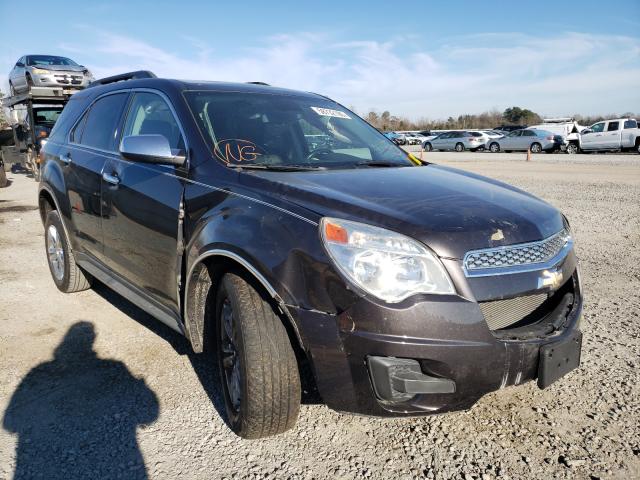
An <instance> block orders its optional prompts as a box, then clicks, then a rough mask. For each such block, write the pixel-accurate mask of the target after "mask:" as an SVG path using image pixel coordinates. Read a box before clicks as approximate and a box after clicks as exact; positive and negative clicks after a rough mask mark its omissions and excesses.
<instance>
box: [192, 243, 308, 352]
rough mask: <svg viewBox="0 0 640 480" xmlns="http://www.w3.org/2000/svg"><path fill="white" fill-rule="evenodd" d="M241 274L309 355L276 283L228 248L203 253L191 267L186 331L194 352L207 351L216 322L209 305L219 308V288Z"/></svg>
mask: <svg viewBox="0 0 640 480" xmlns="http://www.w3.org/2000/svg"><path fill="white" fill-rule="evenodd" d="M232 271H233V272H240V273H241V274H243V275H244V276H245V277H246V279H247V280H248V281H250V282H251V283H252V284H253V286H254V287H257V289H259V290H261V291H262V293H263V294H264V295H265V297H266V298H268V299H269V301H270V303H271V304H272V306H273V307H274V310H275V311H276V313H277V314H278V316H279V317H280V319H281V320H282V322H283V324H284V327H285V329H286V330H287V333H288V334H289V338H290V340H291V344H292V346H293V347H294V348H300V349H301V350H302V351H305V347H304V344H303V341H302V336H301V335H300V331H299V330H298V327H297V325H296V322H295V320H294V319H293V317H292V316H291V313H290V312H289V310H288V308H287V305H286V303H285V302H284V300H283V299H282V297H281V296H280V295H279V294H278V292H277V291H276V289H275V288H274V286H273V285H272V283H271V282H270V281H269V280H268V279H267V278H266V277H265V276H264V275H263V274H262V273H261V272H260V270H259V269H258V268H256V267H255V266H254V265H253V264H252V262H250V261H249V260H247V258H246V256H244V255H242V254H240V253H237V252H234V251H231V250H227V249H224V248H212V249H209V250H206V251H204V252H203V253H201V254H200V255H199V256H198V257H197V258H196V259H195V260H194V261H193V263H192V265H191V266H190V267H189V271H188V272H187V275H186V284H185V290H184V302H183V305H184V315H183V319H184V327H185V333H186V335H187V338H188V339H189V342H190V343H191V346H192V348H193V350H194V351H195V352H196V353H200V352H202V351H203V350H204V346H205V343H206V334H207V331H208V328H209V325H207V323H208V322H209V321H210V320H212V319H211V312H209V311H208V309H207V305H212V304H215V295H216V293H217V289H216V286H217V284H218V282H219V281H220V279H221V278H222V276H223V275H224V274H225V273H228V272H232Z"/></svg>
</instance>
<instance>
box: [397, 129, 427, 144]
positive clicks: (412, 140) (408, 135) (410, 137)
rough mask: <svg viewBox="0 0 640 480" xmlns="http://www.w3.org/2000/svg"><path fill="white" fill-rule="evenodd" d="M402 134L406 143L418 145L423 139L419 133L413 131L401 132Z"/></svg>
mask: <svg viewBox="0 0 640 480" xmlns="http://www.w3.org/2000/svg"><path fill="white" fill-rule="evenodd" d="M402 135H404V138H405V139H406V141H407V144H408V145H420V143H422V140H423V138H422V136H421V135H419V134H417V133H413V132H403V133H402Z"/></svg>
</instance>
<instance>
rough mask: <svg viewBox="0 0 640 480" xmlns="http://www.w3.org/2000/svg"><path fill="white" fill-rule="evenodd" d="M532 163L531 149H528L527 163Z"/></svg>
mask: <svg viewBox="0 0 640 480" xmlns="http://www.w3.org/2000/svg"><path fill="white" fill-rule="evenodd" d="M530 161H531V147H529V148H527V162H530Z"/></svg>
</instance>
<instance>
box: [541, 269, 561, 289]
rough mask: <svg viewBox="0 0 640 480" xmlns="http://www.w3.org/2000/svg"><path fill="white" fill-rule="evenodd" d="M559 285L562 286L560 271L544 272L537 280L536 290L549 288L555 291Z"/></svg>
mask: <svg viewBox="0 0 640 480" xmlns="http://www.w3.org/2000/svg"><path fill="white" fill-rule="evenodd" d="M560 285H562V271H561V270H544V271H543V272H542V275H540V278H538V288H544V287H549V288H551V289H552V290H555V289H556V288H558V287H559V286H560Z"/></svg>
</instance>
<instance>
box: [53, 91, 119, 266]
mask: <svg viewBox="0 0 640 480" xmlns="http://www.w3.org/2000/svg"><path fill="white" fill-rule="evenodd" d="M128 95H129V94H128V93H127V92H119V93H112V94H107V95H104V96H102V97H100V98H98V99H97V100H96V101H95V102H94V103H93V104H92V105H91V106H90V108H89V109H88V110H87V111H86V112H85V113H84V115H82V117H80V119H79V120H78V122H77V123H76V124H75V126H74V127H73V128H72V129H71V133H70V135H69V141H68V143H65V144H64V145H63V146H62V147H61V148H60V149H59V150H58V155H59V159H60V161H61V162H62V163H63V164H64V165H65V167H64V168H63V171H64V176H65V184H66V186H67V198H68V199H69V203H70V215H71V228H72V229H73V231H74V234H73V235H71V237H72V239H73V242H74V245H73V247H74V250H76V251H77V252H81V253H85V254H87V255H90V256H92V257H95V258H98V259H102V258H103V249H102V240H103V239H102V225H101V224H102V214H101V207H100V193H101V185H102V179H101V177H102V170H103V168H104V166H105V164H106V162H107V161H108V160H109V159H110V158H112V157H113V156H114V155H115V153H114V152H115V149H116V143H115V139H116V136H117V135H118V124H119V121H120V117H121V114H122V111H123V109H124V106H125V104H126V102H127V97H128Z"/></svg>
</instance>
